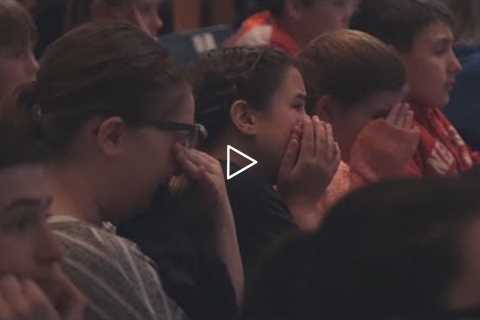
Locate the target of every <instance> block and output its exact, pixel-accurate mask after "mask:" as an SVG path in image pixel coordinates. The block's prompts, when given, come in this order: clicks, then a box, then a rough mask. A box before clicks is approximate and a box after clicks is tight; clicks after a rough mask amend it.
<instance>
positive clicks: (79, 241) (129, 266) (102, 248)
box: [49, 216, 186, 320]
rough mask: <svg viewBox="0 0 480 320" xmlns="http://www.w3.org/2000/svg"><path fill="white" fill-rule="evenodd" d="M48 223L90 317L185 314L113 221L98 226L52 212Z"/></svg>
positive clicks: (170, 319)
mask: <svg viewBox="0 0 480 320" xmlns="http://www.w3.org/2000/svg"><path fill="white" fill-rule="evenodd" d="M49 223H50V225H51V227H52V229H53V231H54V234H55V235H56V237H57V239H58V240H59V241H60V242H61V243H62V244H63V246H64V248H65V258H64V269H65V272H66V273H67V274H68V276H69V277H70V278H71V279H72V281H73V282H74V283H75V285H76V286H77V287H78V288H79V289H80V290H81V291H82V292H83V293H84V294H85V295H86V296H87V298H88V299H89V300H90V307H89V310H88V316H87V319H95V320H96V319H101V320H121V319H125V320H159V319H161V320H174V319H175V320H177V319H186V316H185V315H184V313H183V312H182V310H181V309H180V308H178V306H176V304H175V303H174V302H173V301H171V300H170V298H169V297H168V296H167V295H166V293H165V291H164V290H163V287H162V284H161V282H160V279H159V278H158V276H157V272H156V270H155V268H154V265H153V263H152V261H151V260H150V259H149V258H148V257H147V256H145V255H144V254H143V253H142V252H141V251H140V250H139V249H138V248H137V246H136V245H135V244H134V243H132V242H130V241H128V240H126V239H124V238H122V237H119V236H117V235H116V234H115V230H114V228H112V227H111V225H110V226H109V225H106V224H105V225H104V226H103V228H97V227H95V226H92V225H89V224H86V223H84V222H81V221H79V220H77V219H75V218H72V217H69V216H53V217H52V218H51V219H50V220H49Z"/></svg>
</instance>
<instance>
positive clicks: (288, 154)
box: [279, 133, 300, 177]
mask: <svg viewBox="0 0 480 320" xmlns="http://www.w3.org/2000/svg"><path fill="white" fill-rule="evenodd" d="M299 152H300V141H299V139H298V136H297V135H296V134H295V133H292V135H291V136H290V140H289V141H288V144H287V148H286V150H285V153H284V154H283V158H282V162H281V164H280V170H279V176H280V177H285V176H287V175H288V173H289V172H291V171H292V170H293V168H294V167H295V165H296V162H297V159H298V154H299Z"/></svg>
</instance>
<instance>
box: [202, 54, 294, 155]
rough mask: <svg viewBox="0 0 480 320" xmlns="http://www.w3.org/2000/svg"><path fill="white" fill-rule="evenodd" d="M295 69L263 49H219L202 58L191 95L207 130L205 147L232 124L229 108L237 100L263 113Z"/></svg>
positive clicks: (288, 60) (285, 59) (290, 62)
mask: <svg viewBox="0 0 480 320" xmlns="http://www.w3.org/2000/svg"><path fill="white" fill-rule="evenodd" d="M294 65H295V62H294V60H292V59H291V58H290V57H288V56H287V55H285V54H284V53H282V52H280V51H277V50H275V49H271V48H266V47H248V48H247V47H233V48H221V49H217V50H213V51H210V52H209V53H207V54H206V55H204V56H203V57H202V58H201V59H200V61H199V62H198V64H197V66H196V70H195V73H196V79H195V81H194V83H195V84H194V93H195V98H196V101H195V102H196V114H195V116H196V120H197V121H198V122H200V123H202V124H203V125H204V126H205V127H206V128H207V131H208V137H207V141H206V143H207V145H211V144H213V143H215V141H216V140H217V139H218V137H219V135H221V134H222V133H223V130H224V129H225V128H227V127H228V125H230V124H231V121H230V107H231V106H232V104H233V103H234V102H235V101H236V100H245V101H247V102H248V103H249V104H250V105H251V106H252V107H253V108H257V109H259V110H262V109H266V108H267V107H268V106H269V102H270V99H271V98H272V96H273V95H274V93H275V91H276V90H277V89H278V88H279V87H280V85H281V83H282V81H283V79H284V76H285V73H286V71H287V68H288V67H289V66H294Z"/></svg>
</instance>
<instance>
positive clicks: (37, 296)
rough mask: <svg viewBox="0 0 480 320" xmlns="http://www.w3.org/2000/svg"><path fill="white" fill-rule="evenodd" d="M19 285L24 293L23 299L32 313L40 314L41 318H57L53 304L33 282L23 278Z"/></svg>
mask: <svg viewBox="0 0 480 320" xmlns="http://www.w3.org/2000/svg"><path fill="white" fill-rule="evenodd" d="M21 286H22V291H23V292H24V294H25V300H26V301H27V303H28V304H29V305H30V306H31V310H32V311H33V312H34V314H37V315H41V316H40V318H41V319H49V320H50V319H52V320H53V319H55V320H56V319H59V317H58V315H57V312H56V310H55V308H54V306H53V305H52V303H51V302H50V300H49V299H48V297H47V296H46V294H45V293H44V292H43V291H42V289H40V287H39V286H38V285H37V284H36V283H35V282H33V281H32V280H30V279H23V280H22V281H21Z"/></svg>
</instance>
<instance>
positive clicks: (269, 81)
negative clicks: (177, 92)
mask: <svg viewBox="0 0 480 320" xmlns="http://www.w3.org/2000/svg"><path fill="white" fill-rule="evenodd" d="M196 72H197V76H196V81H195V88H194V90H195V97H196V103H197V111H196V119H197V121H199V122H200V123H203V124H204V125H205V126H206V127H207V129H208V132H209V135H208V137H207V139H206V143H205V145H204V148H205V150H206V151H207V152H208V153H210V154H212V155H213V156H214V157H216V158H217V159H219V160H221V162H222V164H223V166H224V168H225V167H226V165H227V164H226V162H225V160H226V159H227V145H232V146H234V147H235V148H237V149H239V150H240V151H241V152H244V153H246V154H248V155H249V156H251V157H253V158H255V159H256V160H257V161H258V164H257V165H256V166H254V167H253V168H251V169H249V170H248V171H247V172H244V173H242V175H241V176H237V177H235V178H234V179H231V180H229V181H228V182H227V189H228V194H229V197H230V200H231V203H232V208H233V212H234V214H235V221H236V223H237V232H238V237H239V244H240V250H241V252H242V257H243V261H244V263H245V268H246V270H247V273H250V272H251V271H252V270H254V269H255V266H256V265H257V263H258V260H259V258H260V257H261V256H262V254H263V252H264V251H265V248H268V247H269V246H270V245H271V244H272V243H275V241H276V240H277V239H278V238H281V237H283V236H284V235H285V234H287V233H289V232H291V231H292V230H296V229H297V228H299V229H301V230H303V231H310V230H312V229H315V228H316V227H317V226H318V224H319V222H320V219H321V216H320V215H319V213H318V210H317V208H316V204H317V202H318V200H319V199H320V197H321V196H322V194H323V192H324V190H325V188H326V187H327V186H328V184H329V183H330V180H331V178H332V175H333V173H334V172H335V170H336V169H337V166H338V163H339V159H340V154H339V150H338V145H337V144H336V143H335V141H334V138H333V134H332V128H331V126H330V125H328V124H327V123H325V122H322V121H320V120H319V119H318V117H313V119H312V118H310V117H308V116H307V115H306V113H305V103H306V102H305V99H306V92H305V87H304V83H303V79H302V76H301V74H300V72H299V70H298V69H297V67H296V66H295V63H294V61H293V60H291V58H289V57H288V56H287V55H285V54H283V53H281V52H280V51H276V50H274V49H269V48H247V47H235V48H224V49H218V50H215V51H211V52H210V53H208V54H206V55H205V56H204V57H202V59H201V60H200V62H199V63H198V70H197V71H196ZM245 164H246V162H245V159H243V158H241V157H239V156H236V155H235V153H232V156H231V164H230V166H231V171H232V172H236V171H237V170H239V169H240V168H241V167H242V166H244V165H245ZM274 185H276V186H277V188H276V189H275V188H274V187H273V186H274ZM247 276H248V275H247Z"/></svg>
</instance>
